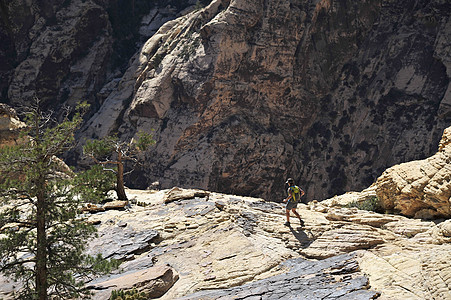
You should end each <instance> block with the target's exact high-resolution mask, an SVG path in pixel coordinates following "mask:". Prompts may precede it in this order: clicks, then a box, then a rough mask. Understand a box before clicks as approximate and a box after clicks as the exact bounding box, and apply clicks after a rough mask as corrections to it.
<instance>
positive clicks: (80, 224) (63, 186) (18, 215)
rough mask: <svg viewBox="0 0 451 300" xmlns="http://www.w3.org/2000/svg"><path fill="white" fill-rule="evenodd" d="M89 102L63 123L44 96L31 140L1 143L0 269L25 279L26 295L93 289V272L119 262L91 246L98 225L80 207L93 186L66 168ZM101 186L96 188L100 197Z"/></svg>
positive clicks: (34, 113)
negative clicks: (64, 157)
mask: <svg viewBox="0 0 451 300" xmlns="http://www.w3.org/2000/svg"><path fill="white" fill-rule="evenodd" d="M85 108H86V105H85V104H83V105H80V106H79V107H78V110H77V112H75V113H72V114H73V117H72V118H69V113H67V114H66V116H65V117H64V121H63V122H61V123H55V122H54V121H53V120H52V118H51V117H52V116H51V115H50V114H44V113H43V112H41V111H40V109H39V102H38V101H37V103H36V106H35V107H33V109H32V110H31V112H30V113H29V114H28V116H27V124H28V130H27V131H26V132H25V133H24V134H26V138H24V139H23V140H24V141H23V142H22V143H20V144H19V145H15V146H5V147H2V148H0V201H1V202H0V203H1V204H2V206H0V272H2V273H4V274H5V275H7V276H9V277H12V278H13V279H14V280H17V281H18V282H20V283H21V285H22V289H21V292H20V295H18V297H20V298H22V299H39V300H45V299H49V298H50V297H56V298H58V299H65V298H74V297H80V296H82V295H86V294H87V293H88V292H87V291H86V290H85V289H84V287H83V285H84V282H85V280H86V279H87V278H88V277H89V276H91V275H92V274H94V273H95V272H106V271H108V270H109V269H110V268H111V267H112V266H113V265H114V263H112V262H108V261H105V260H103V259H102V258H101V257H100V256H98V257H90V256H88V255H86V254H84V250H85V247H86V241H87V240H88V238H89V237H92V236H93V234H95V228H94V226H92V225H89V224H88V223H87V222H86V220H84V219H83V218H81V217H80V215H79V211H80V207H81V205H82V201H83V200H84V199H83V197H81V195H87V194H88V193H86V191H87V190H90V189H92V188H91V187H89V186H88V185H87V184H86V182H87V181H86V178H83V176H79V175H76V174H73V173H72V172H71V171H65V172H61V165H63V164H62V162H61V160H59V159H58V158H57V156H58V155H60V154H61V153H63V152H64V151H67V150H68V149H70V148H71V147H73V145H74V132H75V130H76V129H77V128H78V126H80V124H81V122H82V112H81V111H82V110H83V109H85ZM95 190H96V189H93V191H94V192H92V193H89V195H90V196H92V197H100V195H101V193H100V192H95ZM89 200H90V202H93V201H96V200H97V199H89Z"/></svg>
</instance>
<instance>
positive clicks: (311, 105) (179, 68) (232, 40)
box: [0, 0, 451, 200]
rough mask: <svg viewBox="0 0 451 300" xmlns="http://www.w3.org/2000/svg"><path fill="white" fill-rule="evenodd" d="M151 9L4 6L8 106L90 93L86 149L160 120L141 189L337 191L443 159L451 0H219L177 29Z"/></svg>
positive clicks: (166, 14) (313, 195) (105, 4)
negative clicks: (411, 164)
mask: <svg viewBox="0 0 451 300" xmlns="http://www.w3.org/2000/svg"><path fill="white" fill-rule="evenodd" d="M147 2H148V1H138V0H137V1H122V2H120V1H119V2H118V1H93V0H88V1H81V0H71V1H64V3H63V2H61V1H51V0H47V1H28V2H25V1H21V0H14V1H8V2H7V3H5V4H2V6H1V11H2V20H3V22H2V23H1V24H2V25H1V28H0V35H1V37H2V45H1V46H0V47H1V48H0V50H1V51H0V58H1V61H2V62H4V63H2V64H1V65H2V68H3V69H1V70H0V76H1V77H2V80H1V95H2V96H1V99H2V101H3V102H7V101H8V102H10V103H12V104H17V103H23V102H26V101H27V99H29V98H30V97H32V96H33V95H36V96H38V97H40V98H42V99H43V100H45V102H46V103H48V105H51V106H52V107H58V106H59V105H62V104H73V103H74V102H75V101H78V100H80V99H87V100H88V101H89V102H90V103H92V104H94V105H93V106H92V108H93V113H94V112H95V114H93V116H92V118H91V119H90V120H89V121H88V122H87V123H86V126H85V127H84V131H83V133H82V134H81V135H80V138H81V143H82V141H83V138H91V137H96V136H100V137H102V136H105V135H107V134H118V135H119V136H120V137H121V138H122V139H130V138H132V137H133V136H134V135H135V134H136V132H137V131H141V130H143V131H150V130H151V128H153V129H155V131H154V132H153V133H154V136H155V138H156V140H157V145H156V146H155V147H153V148H152V150H150V151H148V153H147V158H146V159H145V166H144V167H143V168H142V170H139V171H137V172H135V174H133V175H131V176H130V177H129V178H128V183H129V185H133V186H139V187H146V186H148V185H149V184H150V183H151V182H153V181H156V180H158V181H160V183H161V186H162V188H170V187H172V186H175V185H177V186H182V187H191V188H201V189H206V190H214V191H221V192H226V193H233V194H241V195H254V196H262V197H265V198H267V199H275V197H281V195H282V194H284V186H283V183H284V180H285V179H286V177H294V178H295V180H296V181H297V182H298V183H299V184H300V185H301V186H302V187H303V188H304V189H305V190H306V192H307V196H306V197H307V199H309V200H312V199H324V198H327V197H329V196H333V195H335V194H341V193H343V192H344V191H347V190H360V189H362V188H364V187H367V186H369V185H370V184H371V183H372V182H373V180H374V179H375V178H376V177H377V176H379V175H380V174H381V173H382V171H383V170H385V169H386V167H387V166H392V165H395V164H397V163H400V162H406V161H410V160H414V159H423V158H425V157H428V156H430V155H432V154H433V153H434V152H435V149H436V145H437V143H438V141H439V139H440V134H441V133H442V131H443V129H444V128H445V127H446V126H448V125H449V122H450V120H451V112H450V109H451V96H450V95H451V94H450V90H451V89H450V88H449V82H450V80H449V77H450V74H451V71H450V70H451V58H450V57H451V55H450V53H449V49H450V47H449V41H450V40H451V38H450V32H451V23H450V22H451V21H450V11H451V9H450V4H449V1H446V0H434V1H427V0H420V1H416V2H415V3H410V4H408V5H406V4H405V3H398V2H396V1H389V0H384V1H376V0H365V1H359V2H358V3H355V1H338V0H321V1H319V0H309V1H288V0H283V1H259V0H213V1H211V3H209V5H208V6H207V7H205V8H203V9H197V10H195V11H192V12H191V13H187V14H184V15H183V16H180V17H179V18H177V19H173V20H171V21H168V22H166V23H165V24H164V25H162V24H163V22H165V21H167V20H169V19H172V18H175V16H177V14H178V12H177V11H175V10H176V9H173V10H172V12H171V8H167V7H166V8H165V10H164V11H163V9H160V10H157V11H155V8H154V7H149V6H145V3H147ZM163 2H164V1H163ZM178 2H179V1H168V2H165V3H169V4H171V5H172V6H171V7H174V8H179V9H180V10H181V9H182V6H183V5H176V3H178ZM181 2H183V3H186V4H185V7H186V5H189V4H190V3H191V4H194V3H193V2H195V1H191V2H190V1H181ZM207 2H208V1H202V3H203V4H208V3H207ZM30 3H31V4H30ZM119 3H127V4H123V7H122V6H121V4H119ZM132 3H133V4H135V7H133V5H132ZM163 7H164V5H163ZM179 15H180V14H179ZM130 16H133V17H130ZM171 16H172V17H171ZM157 20H158V22H159V25H158V24H157V23H158V22H156V21H157ZM138 23H139V24H138ZM157 28H158V32H156V33H155V34H154V35H152V36H151V37H150V38H149V39H148V40H146V41H145V43H144V44H139V43H138V47H137V48H139V49H138V51H136V54H135V55H134V56H133V57H132V58H131V59H130V61H129V64H128V65H126V64H124V63H123V61H121V60H120V57H125V60H128V58H129V57H130V56H131V55H130V53H134V51H135V50H136V48H135V42H139V40H140V39H146V37H147V36H149V35H151V34H153V32H154V31H156V30H157ZM129 33H130V34H129ZM129 35H131V36H132V37H128V36H129ZM130 45H132V46H130ZM127 55H129V56H127ZM3 79H5V80H3Z"/></svg>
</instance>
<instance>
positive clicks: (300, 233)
mask: <svg viewBox="0 0 451 300" xmlns="http://www.w3.org/2000/svg"><path fill="white" fill-rule="evenodd" d="M290 231H291V233H292V234H293V235H294V237H295V238H296V239H297V240H298V241H299V242H300V243H301V247H302V248H307V247H308V246H310V244H311V243H312V242H313V241H312V240H311V239H309V237H308V236H307V234H305V232H304V230H302V227H296V228H293V227H291V226H290Z"/></svg>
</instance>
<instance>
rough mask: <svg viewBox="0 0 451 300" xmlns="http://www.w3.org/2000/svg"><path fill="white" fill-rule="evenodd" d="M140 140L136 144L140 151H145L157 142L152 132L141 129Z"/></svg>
mask: <svg viewBox="0 0 451 300" xmlns="http://www.w3.org/2000/svg"><path fill="white" fill-rule="evenodd" d="M137 136H138V140H136V142H135V146H136V148H137V149H138V150H139V151H145V150H146V149H147V148H149V147H150V146H151V145H153V144H155V140H154V139H153V136H152V134H150V133H147V132H144V131H140V132H138V134H137Z"/></svg>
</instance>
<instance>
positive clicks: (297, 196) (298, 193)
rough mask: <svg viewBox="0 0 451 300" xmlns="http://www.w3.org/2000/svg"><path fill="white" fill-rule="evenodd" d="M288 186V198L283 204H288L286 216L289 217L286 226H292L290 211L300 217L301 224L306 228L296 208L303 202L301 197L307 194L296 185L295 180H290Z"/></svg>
mask: <svg viewBox="0 0 451 300" xmlns="http://www.w3.org/2000/svg"><path fill="white" fill-rule="evenodd" d="M285 183H286V184H288V197H287V198H285V199H284V200H283V203H286V204H287V205H286V206H285V214H286V216H287V222H286V223H285V225H286V226H290V210H291V211H292V212H293V213H294V215H295V216H296V217H298V219H299V222H301V226H304V221H302V219H301V216H300V215H299V213H298V212H297V211H296V208H297V206H298V202H299V201H300V200H301V197H302V196H303V195H304V194H305V192H304V191H303V190H302V189H301V188H300V187H298V186H297V185H295V184H294V180H293V179H292V178H288V179H287V182H285Z"/></svg>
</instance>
